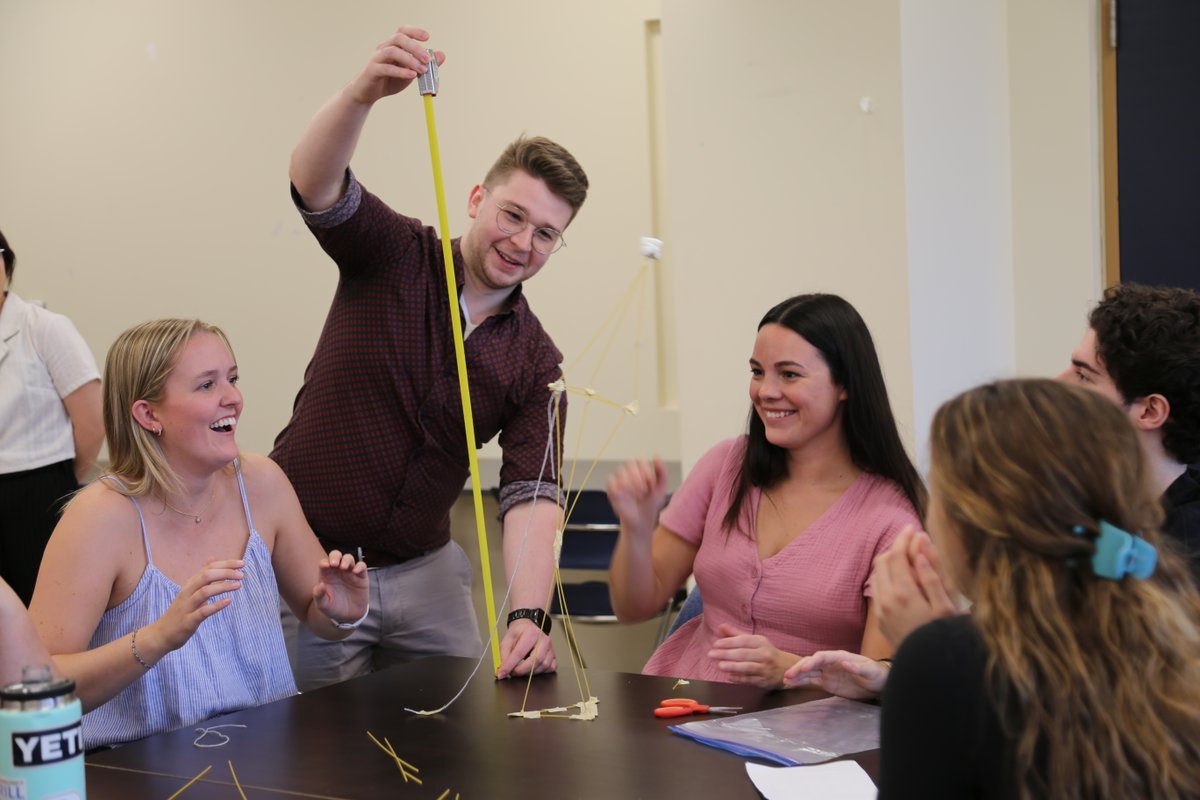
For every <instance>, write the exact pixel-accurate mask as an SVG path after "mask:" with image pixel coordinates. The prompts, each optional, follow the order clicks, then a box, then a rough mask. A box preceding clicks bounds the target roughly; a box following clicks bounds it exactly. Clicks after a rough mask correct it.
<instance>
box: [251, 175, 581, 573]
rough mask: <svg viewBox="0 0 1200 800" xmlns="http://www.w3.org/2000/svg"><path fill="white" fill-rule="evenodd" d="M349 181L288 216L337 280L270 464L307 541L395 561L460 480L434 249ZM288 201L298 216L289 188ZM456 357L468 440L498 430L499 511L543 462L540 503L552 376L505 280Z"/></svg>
mask: <svg viewBox="0 0 1200 800" xmlns="http://www.w3.org/2000/svg"><path fill="white" fill-rule="evenodd" d="M349 180H350V186H349V188H348V189H347V191H346V194H345V196H344V197H343V198H342V199H341V200H339V201H338V203H337V204H336V205H335V206H333V207H332V208H330V209H328V210H326V211H322V212H318V213H309V212H306V211H304V210H303V209H301V213H302V215H303V216H304V218H305V221H306V222H307V224H308V226H309V229H310V230H311V231H312V232H313V235H315V236H316V238H317V241H318V242H320V244H321V247H322V248H324V250H325V252H326V253H328V254H329V256H330V257H331V258H332V259H333V260H334V261H335V262H336V263H337V265H338V270H339V271H340V273H341V274H340V278H339V280H338V286H337V291H336V292H335V294H334V297H333V304H332V305H331V306H330V308H329V315H328V317H327V318H326V320H325V327H324V329H323V330H322V331H321V338H320V340H319V341H318V342H317V349H316V352H315V353H314V354H313V357H312V360H311V361H310V362H309V364H308V367H307V369H306V370H305V373H304V385H303V386H302V387H301V388H300V391H299V393H298V394H297V395H296V402H295V405H294V407H293V410H292V419H291V421H290V422H288V424H287V426H286V427H285V428H284V429H283V430H282V431H281V432H280V434H279V436H278V437H277V438H276V440H275V449H274V451H273V452H272V453H271V458H273V459H274V460H275V461H276V462H277V463H278V464H279V466H280V467H282V468H283V471H284V472H285V473H287V476H288V478H290V479H291V481H292V485H293V486H295V488H296V493H297V495H299V497H300V505H301V506H302V507H303V509H304V513H305V515H306V516H307V517H308V521H309V524H310V525H312V527H313V530H314V531H316V533H317V535H318V536H321V537H324V538H327V539H329V540H332V541H334V542H337V543H340V544H343V545H348V546H363V547H371V548H374V549H377V550H383V551H386V552H388V553H391V554H393V555H395V556H397V557H399V558H407V557H410V556H414V555H419V554H420V553H423V552H425V551H427V550H430V549H432V548H435V547H439V546H441V545H443V544H445V543H446V542H447V541H449V538H450V507H451V506H452V505H453V504H454V501H455V500H456V499H457V498H458V496H459V493H460V492H462V489H463V485H464V483H465V482H466V480H467V479H468V477H469V476H470V470H469V468H468V461H467V449H466V434H465V433H464V423H463V415H462V401H461V400H460V397H459V389H458V370H457V367H456V364H455V356H454V334H453V329H452V327H451V321H450V317H449V303H448V301H447V293H446V279H445V271H444V268H443V266H442V245H441V240H440V239H439V238H438V236H437V234H436V232H435V231H434V229H433V228H430V227H426V226H423V225H422V224H421V223H420V222H419V221H418V220H415V219H411V218H409V217H405V216H403V215H401V214H397V213H396V212H395V211H393V210H392V209H390V208H388V206H387V205H386V204H384V203H383V201H381V200H380V199H379V198H377V197H375V196H374V195H372V194H371V193H370V192H367V191H365V190H364V189H363V188H362V186H361V185H360V184H359V183H358V182H357V181H356V180H355V179H354V176H353V175H352V174H351V175H350V176H349ZM293 199H295V200H296V202H297V207H298V208H299V207H300V203H299V198H298V196H297V195H296V193H295V190H294V189H293ZM452 246H453V254H454V268H455V274H456V276H457V277H456V280H457V283H458V288H459V291H460V292H461V290H462V285H463V265H462V252H461V251H460V249H459V242H458V240H457V239H455V240H454V242H453V243H452ZM466 356H467V376H468V381H469V385H470V390H471V412H472V416H473V418H474V423H475V435H476V439H477V442H476V447H479V446H481V445H482V444H483V443H484V442H486V441H488V440H490V439H491V438H492V437H494V436H496V435H497V434H499V435H500V447H501V449H502V450H503V453H504V458H503V464H502V466H501V469H500V498H501V514H503V513H504V512H505V511H507V510H508V508H510V507H511V506H513V505H514V504H516V503H519V502H522V501H525V500H529V499H532V498H533V496H534V490H535V487H536V485H537V480H538V477H539V474H540V473H541V471H542V469H543V462H544V461H545V465H546V467H545V469H546V472H545V474H544V475H542V476H541V477H542V484H541V488H540V489H539V490H538V492H537V493H538V494H540V495H542V496H543V497H547V498H551V499H554V497H555V488H554V483H555V481H554V477H553V476H554V474H556V471H557V468H558V464H557V461H556V460H553V457H552V460H546V444H547V440H548V433H549V426H548V421H547V416H548V411H549V404H550V398H551V394H550V390H549V389H548V388H547V384H549V383H552V382H553V381H556V380H558V379H559V378H560V377H561V375H562V371H561V369H560V367H559V364H560V362H561V361H562V353H560V352H559V351H558V348H556V347H555V346H554V342H553V341H551V339H550V336H549V335H548V334H547V333H546V331H545V330H544V329H543V328H542V325H541V323H540V322H539V321H538V319H537V317H536V316H534V314H533V311H531V310H530V308H529V304H528V303H527V302H526V300H525V297H524V295H523V294H522V293H521V288H520V287H519V286H518V287H517V288H516V289H515V290H514V292H513V294H512V297H511V300H510V303H509V305H508V308H507V310H505V311H502V312H500V313H497V314H494V315H492V316H491V317H488V318H487V319H486V320H484V321H483V322H482V323H481V324H480V325H479V327H478V328H476V329H475V331H474V332H473V333H472V334H471V335H470V337H468V338H467V341H466ZM560 402H561V413H562V422H561V424H563V425H565V424H566V417H565V414H566V396H565V395H563V396H562V398H561V399H560Z"/></svg>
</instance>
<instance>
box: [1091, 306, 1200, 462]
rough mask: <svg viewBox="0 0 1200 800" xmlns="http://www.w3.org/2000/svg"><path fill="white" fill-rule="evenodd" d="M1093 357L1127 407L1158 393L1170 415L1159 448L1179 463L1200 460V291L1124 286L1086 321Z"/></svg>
mask: <svg viewBox="0 0 1200 800" xmlns="http://www.w3.org/2000/svg"><path fill="white" fill-rule="evenodd" d="M1088 322H1089V324H1090V325H1091V328H1092V330H1093V331H1095V332H1096V350H1097V356H1098V358H1099V359H1100V361H1101V363H1103V365H1104V368H1105V369H1106V370H1107V371H1108V374H1109V375H1110V376H1111V377H1112V379H1113V383H1115V384H1116V386H1117V390H1118V391H1119V392H1120V393H1121V396H1122V397H1123V398H1124V399H1125V402H1127V403H1131V402H1133V401H1134V400H1137V399H1138V398H1140V397H1146V396H1147V395H1150V394H1161V395H1162V396H1163V397H1165V398H1166V399H1167V402H1168V403H1169V404H1170V406H1171V411H1170V414H1169V416H1168V417H1167V421H1166V423H1164V424H1163V428H1162V436H1163V447H1164V448H1165V449H1166V451H1167V452H1168V453H1169V454H1170V455H1171V456H1172V457H1173V458H1174V459H1175V460H1177V461H1179V462H1180V463H1181V464H1192V463H1195V462H1196V461H1200V293H1197V292H1194V291H1191V290H1190V289H1166V288H1158V287H1152V286H1142V285H1139V284H1135V283H1124V284H1119V285H1117V286H1112V287H1110V288H1109V289H1108V290H1107V291H1106V292H1105V293H1104V299H1103V300H1101V301H1100V304H1099V305H1098V306H1096V307H1095V308H1094V309H1093V310H1092V313H1091V315H1090V317H1089V319H1088Z"/></svg>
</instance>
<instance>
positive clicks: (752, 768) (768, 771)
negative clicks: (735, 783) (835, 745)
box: [746, 761, 878, 800]
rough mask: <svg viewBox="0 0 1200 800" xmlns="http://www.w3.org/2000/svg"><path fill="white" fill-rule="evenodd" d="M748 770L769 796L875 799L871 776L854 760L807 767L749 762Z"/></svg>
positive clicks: (780, 799) (776, 799)
mask: <svg viewBox="0 0 1200 800" xmlns="http://www.w3.org/2000/svg"><path fill="white" fill-rule="evenodd" d="M746 773H747V774H748V775H749V776H750V780H751V782H753V783H754V786H755V788H757V789H758V791H760V792H762V795H763V797H765V798H767V800H807V798H813V800H817V799H818V798H819V800H875V797H876V795H877V794H878V790H877V789H876V788H875V783H874V782H873V781H872V780H871V777H870V776H869V775H867V773H866V771H865V770H863V768H862V767H860V766H859V765H858V764H857V763H855V762H853V761H831V762H829V763H827V764H813V765H811V766H805V767H768V766H765V765H763V764H751V763H750V762H746Z"/></svg>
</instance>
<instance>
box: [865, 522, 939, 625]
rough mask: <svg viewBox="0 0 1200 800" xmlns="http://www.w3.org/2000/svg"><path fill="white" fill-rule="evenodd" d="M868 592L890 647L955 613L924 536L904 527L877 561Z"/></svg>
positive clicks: (937, 561) (930, 546) (926, 537)
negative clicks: (929, 624) (869, 591)
mask: <svg viewBox="0 0 1200 800" xmlns="http://www.w3.org/2000/svg"><path fill="white" fill-rule="evenodd" d="M871 591H872V594H873V595H874V598H875V612H876V616H877V617H878V619H879V629H880V630H881V631H883V635H884V636H885V637H887V640H888V642H889V643H891V645H892V647H899V646H900V642H902V641H904V637H906V636H908V634H910V633H912V632H913V631H914V630H916V629H917V628H919V627H921V626H922V625H924V624H925V623H927V622H932V621H933V620H935V619H940V618H942V617H948V616H952V615H954V614H957V613H958V606H957V604H956V603H955V602H954V600H953V598H952V593H953V592H954V588H953V585H952V584H951V583H950V581H949V579H948V578H947V577H946V576H945V573H944V572H943V571H942V569H941V562H940V561H939V559H938V555H937V553H936V552H935V550H934V548H933V543H932V541H931V540H930V539H929V536H928V535H927V534H925V533H924V532H921V531H917V530H915V529H914V528H913V527H912V526H911V525H909V526H905V528H904V530H902V531H901V532H900V535H899V536H897V537H896V541H894V542H892V546H891V547H890V548H888V550H887V552H885V553H883V554H882V555H880V556H878V557H876V559H875V562H874V572H873V573H872V575H871Z"/></svg>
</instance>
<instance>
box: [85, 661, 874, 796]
mask: <svg viewBox="0 0 1200 800" xmlns="http://www.w3.org/2000/svg"><path fill="white" fill-rule="evenodd" d="M474 665H475V664H474V662H473V661H471V660H468V659H458V658H432V659H427V660H424V661H418V662H414V663H411V664H405V665H401V666H398V667H394V668H392V669H389V670H386V671H383V672H378V673H375V674H373V675H368V676H366V677H363V678H359V679H356V680H353V681H347V682H345V683H342V684H337V685H335V686H328V687H326V688H324V689H320V690H317V691H314V692H307V693H305V694H303V695H298V696H296V697H293V698H288V699H286V700H280V701H278V702H275V703H270V704H268V705H265V706H260V707H259V708H253V709H247V710H245V711H239V712H236V713H233V714H229V715H226V716H224V717H221V718H219V719H215V720H210V721H208V722H206V723H204V726H205V727H213V726H216V725H229V724H231V723H236V724H242V725H245V726H246V727H245V728H235V727H228V728H221V729H220V731H221V733H223V734H225V735H226V736H228V737H229V741H228V742H227V743H225V744H223V745H222V746H220V747H213V748H201V747H197V746H196V745H195V744H194V743H195V742H196V741H197V736H198V735H199V734H198V733H197V731H196V729H195V728H187V729H183V730H179V731H175V732H173V733H167V734H162V735H159V736H154V737H151V738H149V739H145V740H143V741H140V742H136V743H133V744H130V745H126V746H125V747H121V748H117V749H115V750H108V751H104V752H101V753H96V754H94V755H91V756H89V757H88V758H87V792H88V797H89V800H105V799H106V798H141V797H157V798H168V797H171V796H172V795H173V794H175V793H176V792H178V791H179V790H180V789H181V788H182V787H183V786H184V784H186V783H187V782H188V781H189V780H191V779H192V778H193V777H195V776H196V775H198V774H199V773H200V772H201V771H202V770H204V769H205V767H211V770H209V771H208V773H207V774H205V775H204V777H202V778H201V779H200V780H198V781H196V782H195V783H194V784H192V785H191V786H189V787H188V788H187V789H186V790H184V791H183V792H182V793H180V795H179V796H180V798H181V800H206V799H207V798H213V799H215V798H221V799H222V800H228V799H229V798H238V797H240V795H239V793H238V787H237V785H235V783H234V780H233V776H232V774H231V771H230V765H232V769H233V770H234V771H236V775H237V781H238V784H240V786H241V789H242V791H243V792H244V795H245V797H246V798H248V799H249V800H256V799H257V798H264V799H265V798H289V797H306V798H345V799H346V800H350V799H351V798H353V800H370V798H385V797H386V798H413V800H439V798H442V799H443V800H454V798H455V796H456V795H458V796H459V797H460V798H461V800H483V799H484V798H488V799H491V798H505V797H520V798H532V799H533V800H548V798H698V797H699V798H708V797H719V798H733V800H736V799H737V798H757V797H760V795H759V793H758V792H757V790H755V788H754V785H753V784H752V783H751V782H750V779H749V778H748V777H747V775H746V768H745V766H744V764H745V760H746V759H745V758H743V757H741V756H735V755H733V754H731V753H727V752H725V751H722V750H718V749H715V748H711V747H707V746H705V745H702V744H698V743H696V742H693V741H691V740H689V739H686V738H684V737H681V736H677V735H675V734H673V733H671V732H670V731H668V730H667V728H668V726H670V725H672V724H676V723H679V722H686V721H688V720H689V719H695V718H680V719H657V718H655V717H654V716H653V714H652V713H651V711H652V709H653V708H654V707H655V706H657V705H658V702H659V700H661V699H663V698H665V697H672V696H686V697H693V698H695V699H697V700H699V701H700V702H702V703H709V704H711V705H722V706H741V707H742V708H743V710H744V711H758V710H763V709H768V708H776V707H779V706H782V705H789V704H791V703H796V702H803V701H805V700H812V699H816V698H818V697H822V696H823V695H822V694H820V693H817V692H808V691H787V692H763V691H762V690H759V689H754V688H751V687H746V686H735V685H731V684H722V683H706V682H703V681H693V682H692V683H691V684H690V685H687V686H682V687H680V688H678V689H672V687H673V685H674V683H675V681H674V680H673V679H670V678H657V677H651V676H646V675H633V674H627V673H614V672H598V671H595V670H589V671H588V672H587V681H588V683H589V685H590V688H591V694H592V695H594V696H595V697H597V698H599V701H600V702H599V717H598V718H597V719H595V720H592V721H579V720H565V719H546V718H543V719H536V720H531V719H514V718H510V717H509V716H507V715H508V713H509V712H510V711H519V710H520V709H521V708H522V701H523V698H524V696H525V693H526V688H527V687H528V701H527V702H526V703H525V707H526V708H527V709H530V710H532V709H539V708H548V707H552V706H558V705H568V704H570V703H575V702H578V701H579V699H580V697H581V691H580V688H579V681H578V680H577V677H576V674H575V673H574V672H572V671H571V670H570V669H569V668H568V669H567V671H565V672H561V673H559V674H557V675H543V676H538V677H535V678H534V679H533V681H532V683H529V682H527V680H526V679H519V680H510V681H502V682H496V681H493V680H492V679H490V678H489V677H488V676H487V675H486V674H484V673H485V672H486V670H487V667H488V666H489V665H488V664H485V665H484V666H483V668H482V670H481V673H480V674H478V675H476V676H475V678H474V679H472V680H471V681H470V683H469V684H468V685H467V688H466V691H465V692H464V693H463V695H462V697H460V698H459V699H458V700H457V701H456V702H455V703H454V705H452V706H451V707H450V708H449V709H447V710H446V711H444V712H442V713H441V714H440V715H438V716H433V717H422V716H416V715H413V714H410V713H408V712H406V711H404V708H406V707H408V708H417V709H431V708H437V707H439V706H441V705H443V704H444V703H446V702H447V701H448V700H449V699H450V698H451V697H453V695H454V693H455V692H457V691H458V690H459V689H460V688H461V687H462V685H463V682H464V681H465V680H466V678H467V676H468V675H469V674H470V672H471V670H472V668H473V667H474ZM368 731H370V733H371V734H373V735H374V736H375V737H376V738H377V739H379V740H380V741H383V740H384V738H385V737H386V739H387V740H388V741H389V742H390V743H391V745H392V747H393V748H394V749H395V752H396V755H398V756H399V757H400V758H402V759H404V760H405V761H406V762H408V763H409V764H411V765H412V766H413V767H415V768H417V769H418V770H419V772H416V773H413V774H415V776H416V777H417V778H419V779H420V781H421V783H417V782H416V781H408V782H406V781H405V779H404V776H403V775H401V772H400V769H399V767H398V765H397V763H396V761H395V760H394V759H393V758H392V757H391V756H389V755H387V754H386V753H384V752H383V751H382V750H381V749H380V748H379V747H378V746H376V745H375V744H374V743H373V742H372V741H371V738H370V737H369V736H368V735H367V733H368ZM202 741H203V742H207V743H216V742H219V741H220V738H219V737H218V736H216V735H214V734H210V735H209V736H207V737H206V738H205V739H203V740H202ZM853 759H854V760H856V761H858V762H859V763H860V764H862V766H863V767H864V769H866V771H867V772H868V773H869V774H870V775H871V777H872V778H876V777H877V772H878V765H879V760H878V751H874V752H869V753H863V754H859V755H857V756H854V757H853ZM764 763H766V762H764ZM447 790H449V791H448V794H445V795H444V797H443V793H444V792H446V791H447Z"/></svg>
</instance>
